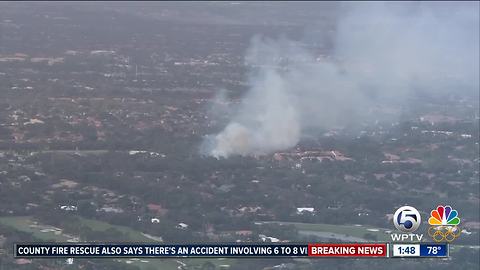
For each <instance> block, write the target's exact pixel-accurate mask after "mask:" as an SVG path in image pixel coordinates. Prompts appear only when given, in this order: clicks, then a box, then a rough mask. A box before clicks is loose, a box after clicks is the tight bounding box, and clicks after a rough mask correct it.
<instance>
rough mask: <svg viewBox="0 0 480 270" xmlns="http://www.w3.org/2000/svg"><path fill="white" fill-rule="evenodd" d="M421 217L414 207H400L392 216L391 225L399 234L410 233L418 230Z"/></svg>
mask: <svg viewBox="0 0 480 270" xmlns="http://www.w3.org/2000/svg"><path fill="white" fill-rule="evenodd" d="M421 222H422V217H421V216H420V213H419V212H418V210H417V209H415V207H412V206H408V205H407V206H402V207H400V208H398V209H397V211H396V212H395V214H394V215H393V225H395V228H397V230H399V231H401V232H405V233H411V232H414V231H416V230H417V229H418V227H419V226H420V224H421Z"/></svg>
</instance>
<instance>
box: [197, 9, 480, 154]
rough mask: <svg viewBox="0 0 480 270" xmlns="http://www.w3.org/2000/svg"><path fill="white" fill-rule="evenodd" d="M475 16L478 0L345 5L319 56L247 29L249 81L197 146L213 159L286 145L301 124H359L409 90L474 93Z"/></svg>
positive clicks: (302, 46)
mask: <svg viewBox="0 0 480 270" xmlns="http://www.w3.org/2000/svg"><path fill="white" fill-rule="evenodd" d="M478 14H479V5H478V3H463V4H456V3H425V4H420V5H416V6H411V5H408V4H405V5H399V4H398V3H397V4H385V3H370V4H366V3H363V4H355V3H351V6H350V8H349V9H348V10H347V11H345V12H343V13H342V15H341V16H340V18H339V20H338V23H337V26H336V31H335V34H334V37H333V43H334V49H333V51H332V52H331V54H330V55H329V57H321V56H319V55H318V54H317V55H316V54H315V53H314V52H311V51H309V50H308V49H306V46H305V44H304V43H302V42H298V41H291V40H288V39H269V38H264V37H258V36H257V37H255V38H254V39H253V40H252V42H251V46H250V48H249V49H248V51H247V53H246V57H245V63H246V65H247V66H249V67H251V69H252V72H251V73H252V74H251V75H250V77H249V83H250V85H251V88H250V89H249V91H248V92H247V93H246V95H245V96H244V97H243V99H242V102H241V104H240V105H239V106H238V108H236V109H235V113H234V114H233V117H232V118H231V120H230V122H229V123H228V124H227V125H226V127H225V128H224V129H223V130H222V131H221V132H220V133H218V134H213V135H208V136H206V137H205V140H204V142H203V145H202V151H203V152H204V153H205V154H207V155H211V156H214V157H217V158H218V157H228V156H230V155H243V156H246V155H262V154H268V153H272V152H275V151H279V150H283V149H288V148H291V147H293V146H295V145H296V144H297V143H298V142H299V140H300V138H301V135H302V133H304V132H305V130H307V129H311V128H320V127H321V128H328V127H332V126H341V125H348V124H349V123H351V122H355V121H361V120H362V119H365V118H366V117H369V114H368V113H369V111H370V110H371V109H372V108H374V107H378V105H379V104H382V105H383V106H387V107H388V106H389V105H392V104H393V102H396V103H401V102H405V101H406V100H407V98H408V97H409V96H410V95H411V94H412V93H413V92H414V91H426V92H429V93H441V92H448V91H452V92H456V93H468V94H471V95H473V96H478V91H479V90H478V89H479V15H478ZM315 38H316V37H312V36H309V40H312V39H313V40H314V39H315ZM319 41H320V42H321V40H319Z"/></svg>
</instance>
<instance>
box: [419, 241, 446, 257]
mask: <svg viewBox="0 0 480 270" xmlns="http://www.w3.org/2000/svg"><path fill="white" fill-rule="evenodd" d="M420 257H448V244H420Z"/></svg>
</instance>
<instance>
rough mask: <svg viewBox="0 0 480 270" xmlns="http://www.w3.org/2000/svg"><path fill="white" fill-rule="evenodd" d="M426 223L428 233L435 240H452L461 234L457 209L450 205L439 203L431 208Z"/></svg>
mask: <svg viewBox="0 0 480 270" xmlns="http://www.w3.org/2000/svg"><path fill="white" fill-rule="evenodd" d="M428 224H430V227H429V228H428V235H430V237H432V239H433V240H434V241H435V242H444V241H446V242H452V241H453V240H455V239H456V238H458V237H459V236H460V234H461V230H460V228H459V227H458V225H459V224H460V218H459V217H458V211H457V210H455V209H453V208H452V207H451V206H450V205H447V206H443V205H439V206H437V208H436V209H433V210H432V211H431V212H430V218H429V219H428Z"/></svg>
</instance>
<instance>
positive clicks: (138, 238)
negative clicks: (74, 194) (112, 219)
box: [78, 217, 154, 242]
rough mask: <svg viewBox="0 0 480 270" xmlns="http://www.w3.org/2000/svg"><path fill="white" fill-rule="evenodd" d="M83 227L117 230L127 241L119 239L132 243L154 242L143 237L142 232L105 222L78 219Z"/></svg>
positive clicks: (96, 229)
mask: <svg viewBox="0 0 480 270" xmlns="http://www.w3.org/2000/svg"><path fill="white" fill-rule="evenodd" d="M78 219H79V221H80V222H81V224H82V225H84V226H87V227H89V228H90V229H92V230H93V231H106V230H109V229H116V230H118V231H120V232H122V233H124V234H125V236H126V238H125V239H119V240H122V241H131V242H154V241H153V240H152V239H150V238H148V237H146V236H144V235H142V233H141V232H139V231H136V230H134V229H131V228H129V227H125V226H119V225H113V224H110V223H106V222H103V221H98V220H93V219H86V218H82V217H78Z"/></svg>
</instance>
